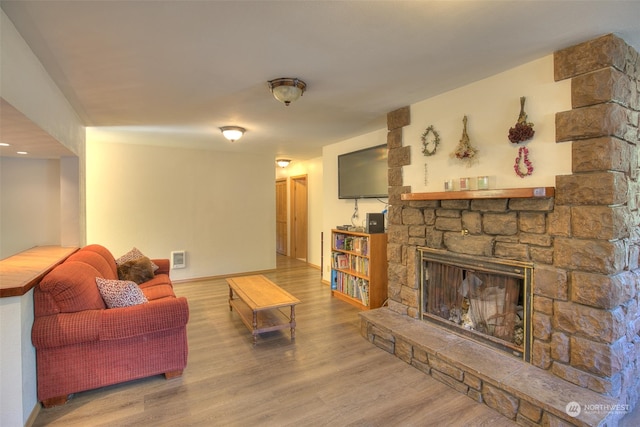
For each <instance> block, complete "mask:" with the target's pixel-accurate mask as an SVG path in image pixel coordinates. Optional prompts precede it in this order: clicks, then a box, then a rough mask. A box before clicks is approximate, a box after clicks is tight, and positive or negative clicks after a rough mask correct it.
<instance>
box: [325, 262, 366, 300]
mask: <svg viewBox="0 0 640 427" xmlns="http://www.w3.org/2000/svg"><path fill="white" fill-rule="evenodd" d="M331 289H333V290H334V291H338V292H342V293H343V294H346V295H349V296H350V297H351V298H355V299H358V300H360V301H362V304H363V305H366V306H368V305H369V281H368V280H365V279H362V278H359V277H355V276H351V275H350V274H345V273H343V272H341V271H336V270H331Z"/></svg>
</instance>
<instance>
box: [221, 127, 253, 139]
mask: <svg viewBox="0 0 640 427" xmlns="http://www.w3.org/2000/svg"><path fill="white" fill-rule="evenodd" d="M220 131H221V132H222V135H224V137H225V138H227V139H228V140H229V141H231V142H235V141H237V140H239V139H240V138H242V135H244V133H245V132H246V131H247V130H246V129H245V128H241V127H240V126H223V127H221V128H220Z"/></svg>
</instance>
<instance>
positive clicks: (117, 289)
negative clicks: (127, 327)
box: [96, 277, 148, 308]
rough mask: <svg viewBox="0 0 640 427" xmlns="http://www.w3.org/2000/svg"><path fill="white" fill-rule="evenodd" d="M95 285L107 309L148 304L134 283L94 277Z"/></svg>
mask: <svg viewBox="0 0 640 427" xmlns="http://www.w3.org/2000/svg"><path fill="white" fill-rule="evenodd" d="M96 284H97V285H98V290H99V291H100V295H102V299H104V302H105V304H106V305H107V308H117V307H130V306H132V305H138V304H144V303H146V302H148V301H147V297H145V296H144V294H143V293H142V290H141V289H140V287H139V286H138V285H136V284H135V282H131V281H129V280H110V279H104V278H102V277H96Z"/></svg>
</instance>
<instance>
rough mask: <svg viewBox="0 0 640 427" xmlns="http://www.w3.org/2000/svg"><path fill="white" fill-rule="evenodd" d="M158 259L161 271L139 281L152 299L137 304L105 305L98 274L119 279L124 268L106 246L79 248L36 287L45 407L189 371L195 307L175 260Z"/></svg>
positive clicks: (36, 341)
mask: <svg viewBox="0 0 640 427" xmlns="http://www.w3.org/2000/svg"><path fill="white" fill-rule="evenodd" d="M152 261H153V263H155V264H156V265H157V266H158V269H157V270H156V271H155V274H153V273H152V276H153V278H152V279H151V280H148V281H146V282H144V283H141V284H140V285H139V288H140V289H141V290H142V293H143V294H144V297H146V299H147V300H148V302H145V303H142V304H138V305H133V306H128V307H118V308H107V305H105V301H104V300H103V298H102V295H101V293H100V290H99V289H98V286H97V284H96V277H101V278H104V279H111V280H117V279H118V266H117V265H116V260H115V259H114V257H113V255H112V254H111V252H109V250H107V249H106V248H105V247H103V246H100V245H89V246H86V247H84V248H82V249H80V250H79V251H77V252H76V253H74V254H73V255H71V256H70V257H69V258H67V259H66V260H65V261H64V262H63V263H62V264H60V265H58V266H57V267H55V268H54V269H53V270H52V271H51V272H49V273H48V274H47V275H46V276H45V277H44V278H43V279H42V280H41V281H40V283H39V284H38V285H37V286H36V287H35V288H34V294H33V296H34V323H33V327H32V330H31V338H32V342H33V345H34V346H35V349H36V363H37V375H38V400H39V401H40V402H42V404H43V406H44V407H49V406H54V405H60V404H64V403H66V401H67V398H68V395H69V394H72V393H76V392H80V391H84V390H90V389H94V388H98V387H103V386H107V385H111V384H116V383H120V382H124V381H129V380H133V379H137V378H143V377H148V376H152V375H157V374H164V375H165V377H166V378H173V377H176V376H180V375H182V371H183V369H184V368H185V367H186V364H187V352H188V346H187V331H186V326H187V321H188V319H189V306H188V304H187V300H186V299H185V298H184V297H180V298H177V297H176V295H175V294H174V292H173V286H172V283H171V280H170V278H169V260H168V259H160V260H152ZM136 292H138V293H139V292H140V290H139V289H136Z"/></svg>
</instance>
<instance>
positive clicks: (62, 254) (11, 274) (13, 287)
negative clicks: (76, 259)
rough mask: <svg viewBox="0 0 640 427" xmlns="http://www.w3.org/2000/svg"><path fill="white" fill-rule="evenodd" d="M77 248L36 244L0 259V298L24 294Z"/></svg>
mask: <svg viewBox="0 0 640 427" xmlns="http://www.w3.org/2000/svg"><path fill="white" fill-rule="evenodd" d="M78 249H79V248H77V247H62V246H36V247H33V248H31V249H27V250H26V251H23V252H20V253H19V254H16V255H12V256H10V257H9V258H5V259H3V260H0V298H6V297H16V296H21V295H24V294H26V293H27V292H29V291H30V290H31V289H32V288H33V287H34V286H35V285H36V284H37V283H38V282H39V281H40V280H41V279H42V278H43V277H44V276H45V275H46V274H47V273H48V272H50V271H51V270H52V269H53V268H54V267H55V266H56V265H58V264H60V263H62V262H63V261H64V260H65V259H67V257H68V256H69V255H71V254H72V253H74V252H75V251H77V250H78Z"/></svg>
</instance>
